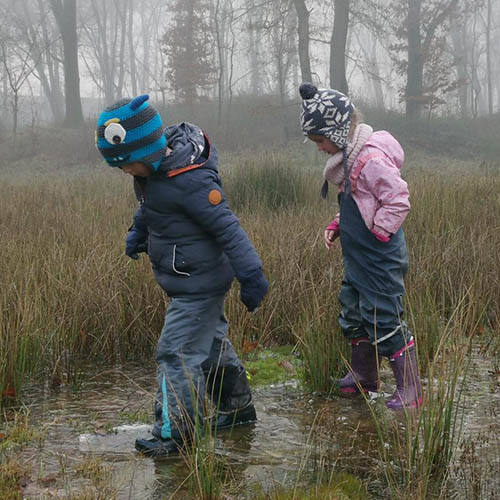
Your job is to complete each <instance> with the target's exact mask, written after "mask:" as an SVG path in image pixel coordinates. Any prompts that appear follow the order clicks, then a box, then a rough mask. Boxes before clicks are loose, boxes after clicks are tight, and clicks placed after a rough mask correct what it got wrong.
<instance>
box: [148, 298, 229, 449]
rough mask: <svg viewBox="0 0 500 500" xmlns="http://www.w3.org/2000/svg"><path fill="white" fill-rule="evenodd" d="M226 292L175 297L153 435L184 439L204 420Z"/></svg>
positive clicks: (161, 353) (161, 354) (162, 350)
mask: <svg viewBox="0 0 500 500" xmlns="http://www.w3.org/2000/svg"><path fill="white" fill-rule="evenodd" d="M223 304H224V296H223V295H221V296H216V297H209V298H184V297H177V298H175V297H174V298H173V299H172V301H171V303H170V307H169V308H168V311H167V314H166V316H165V324H164V326H163V330H162V333H161V336H160V339H159V341H158V349H157V355H156V360H157V362H158V394H157V399H156V403H155V415H156V422H155V425H154V428H153V435H154V436H155V437H161V438H163V439H167V438H173V439H175V440H182V439H183V438H184V437H185V436H186V433H187V435H188V437H189V434H190V433H191V432H192V430H193V425H194V424H195V423H198V424H199V425H201V423H202V422H203V401H204V396H205V376H204V374H203V369H202V364H203V363H204V362H205V361H206V360H207V358H208V357H209V355H210V350H211V347H212V344H213V340H214V337H215V335H216V331H217V324H218V321H219V318H220V317H221V314H222V310H223Z"/></svg>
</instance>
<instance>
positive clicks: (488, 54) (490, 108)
mask: <svg viewBox="0 0 500 500" xmlns="http://www.w3.org/2000/svg"><path fill="white" fill-rule="evenodd" d="M486 79H487V87H488V114H489V115H490V116H491V115H492V114H493V84H492V81H491V0H488V5H487V14H486Z"/></svg>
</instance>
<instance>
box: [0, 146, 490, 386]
mask: <svg viewBox="0 0 500 500" xmlns="http://www.w3.org/2000/svg"><path fill="white" fill-rule="evenodd" d="M222 163H223V164H224V167H223V168H222V173H223V179H224V182H225V189H226V191H227V193H228V196H229V199H230V201H231V204H232V206H233V208H234V210H235V211H236V212H237V214H238V215H239V217H240V219H241V222H242V224H243V226H244V227H245V229H246V230H247V232H248V233H249V235H250V237H251V239H252V240H253V242H254V244H255V246H256V247H257V249H258V251H259V253H260V254H261V257H262V260H263V262H264V267H265V272H266V274H267V275H268V277H269V279H270V282H271V287H270V291H269V294H268V296H267V298H266V301H265V303H264V304H263V306H262V307H261V308H260V310H259V311H258V313H257V314H255V315H250V314H248V313H247V312H246V311H245V310H244V308H243V306H242V305H241V304H240V303H239V300H238V287H237V285H236V286H235V287H233V290H232V291H231V293H230V296H229V299H228V303H227V312H228V315H229V318H230V322H231V336H232V338H233V340H234V342H235V344H236V346H237V347H239V348H241V347H243V344H244V341H245V340H258V341H259V342H261V343H263V344H273V343H290V342H293V343H295V342H299V345H301V346H302V352H303V355H304V358H305V369H306V374H307V373H309V375H306V377H308V381H309V383H310V385H311V386H312V387H316V388H323V389H324V388H325V384H326V381H327V380H328V378H329V377H330V376H331V375H332V374H335V373H336V372H337V371H338V370H339V368H340V367H341V366H342V352H341V348H340V346H341V345H343V343H342V339H341V335H340V333H339V331H338V327H337V324H336V317H337V315H338V312H339V306H338V303H337V298H336V295H337V292H338V288H339V285H340V280H341V278H342V263H341V254H340V248H339V247H337V248H335V249H334V250H332V251H331V252H330V253H328V252H327V251H326V250H325V249H324V247H323V242H322V231H323V227H324V226H325V225H326V224H327V223H328V222H329V220H330V219H331V218H332V217H333V215H334V214H335V212H336V198H335V196H334V194H331V195H330V198H329V200H328V201H327V202H323V201H321V200H320V198H319V194H318V193H319V188H320V186H321V167H320V166H319V165H317V166H304V165H300V164H298V163H300V161H299V160H298V159H297V158H295V157H294V156H292V155H287V154H280V155H277V154H268V155H266V154H261V155H257V156H253V157H251V158H226V159H225V161H223V162H222ZM22 170H24V171H22ZM1 175H2V182H1V183H0V234H1V242H2V243H1V249H2V254H1V259H0V307H1V322H0V391H2V392H3V393H5V392H8V391H11V390H12V389H17V390H18V389H19V388H20V387H21V386H22V383H23V381H24V380H25V378H26V377H27V376H31V375H36V376H37V377H41V378H44V379H47V378H48V379H49V380H50V381H51V383H52V384H54V385H58V384H60V383H65V382H72V381H74V380H75V378H77V377H78V366H79V363H78V362H79V360H81V359H93V360H96V361H104V362H115V361H125V360H128V359H150V357H151V356H152V353H153V351H154V348H155V345H156V340H157V337H158V334H159V331H160V328H161V324H162V322H163V314H164V310H165V306H166V299H165V297H164V296H163V294H162V293H161V291H160V289H159V287H158V286H157V285H156V284H155V283H154V280H153V278H152V275H151V271H150V266H149V263H148V261H147V258H144V257H143V258H141V259H140V261H139V262H135V261H131V260H130V259H128V258H127V257H125V255H124V253H123V248H124V237H125V233H126V230H127V228H128V226H129V224H130V220H131V216H132V214H133V212H134V210H135V200H134V197H133V194H132V189H131V185H130V180H129V179H126V178H125V176H124V175H123V174H121V173H119V172H117V171H111V169H108V168H106V167H103V166H99V167H91V166H82V167H79V168H78V167H75V166H73V167H71V168H70V169H68V170H66V171H60V170H59V171H54V170H53V169H51V168H50V166H44V165H34V166H33V165H32V166H28V165H27V166H26V167H25V168H21V167H19V168H17V170H10V171H4V173H3V174H1ZM404 175H405V177H406V178H407V180H408V182H409V184H410V191H411V201H412V212H411V214H410V216H409V218H408V220H407V222H406V223H405V232H406V236H407V241H408V246H409V250H410V259H411V267H410V272H409V275H408V277H407V281H406V284H407V296H406V302H407V315H408V320H409V323H410V326H411V328H412V329H413V331H414V332H415V334H416V337H417V341H418V346H419V353H420V360H421V364H422V367H423V368H424V369H426V367H427V365H428V363H430V362H432V360H433V359H434V357H435V354H436V352H437V350H438V346H439V345H440V339H441V337H442V334H443V332H444V331H445V329H446V328H448V329H449V328H450V327H452V326H453V325H451V326H450V321H451V322H452V323H453V322H454V321H459V322H460V328H459V329H458V330H459V331H460V335H464V336H473V335H480V334H481V333H483V334H484V335H497V336H498V331H499V317H500V316H499V305H500V287H499V284H498V282H499V279H498V278H499V276H500V259H498V250H499V249H500V231H499V228H500V223H499V219H500V216H499V214H500V211H499V209H500V198H499V193H500V170H499V168H498V166H496V167H495V166H494V165H491V166H484V165H483V166H481V165H477V164H474V163H472V162H457V161H454V162H450V161H446V160H445V159H439V158H430V157H426V156H423V155H413V156H412V157H410V158H409V161H408V162H407V166H406V167H405V171H404ZM464 301H465V302H466V303H467V308H466V312H465V313H462V314H461V315H460V317H459V318H454V317H453V311H455V310H456V308H457V306H458V305H459V304H462V306H463V303H464ZM462 306H461V307H462ZM458 330H457V331H458ZM454 331H455V330H454ZM325 339H329V340H328V341H327V344H328V345H330V346H332V345H338V346H339V348H338V349H337V348H335V349H330V350H325V349H324V344H325V342H324V341H325ZM325 360H327V361H328V366H327V368H326V369H325V370H323V373H319V371H320V370H321V369H322V367H323V366H324V362H325Z"/></svg>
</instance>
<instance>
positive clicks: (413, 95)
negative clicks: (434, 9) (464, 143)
mask: <svg viewBox="0 0 500 500" xmlns="http://www.w3.org/2000/svg"><path fill="white" fill-rule="evenodd" d="M421 10H422V0H408V19H407V30H408V70H407V81H406V91H405V100H406V115H407V116H408V117H409V118H419V117H420V115H421V112H422V103H421V97H422V84H423V72H424V64H423V57H422V39H421V34H420V24H421Z"/></svg>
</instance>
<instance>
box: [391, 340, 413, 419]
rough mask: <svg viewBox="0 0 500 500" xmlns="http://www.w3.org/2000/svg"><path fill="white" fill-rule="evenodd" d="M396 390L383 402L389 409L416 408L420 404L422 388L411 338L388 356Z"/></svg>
mask: <svg viewBox="0 0 500 500" xmlns="http://www.w3.org/2000/svg"><path fill="white" fill-rule="evenodd" d="M389 361H390V364H391V368H392V371H393V373H394V378H395V379H396V390H395V391H394V394H393V395H392V396H391V398H390V399H388V400H387V401H386V402H385V404H386V406H387V408H389V409H390V410H402V409H403V408H417V407H419V406H421V405H422V388H421V386H420V378H419V376H418V366H417V358H416V353H415V345H414V342H413V339H412V340H411V341H410V342H409V344H408V345H407V346H405V347H403V349H401V350H400V351H398V352H397V353H396V354H394V355H393V356H391V357H390V358H389Z"/></svg>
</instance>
